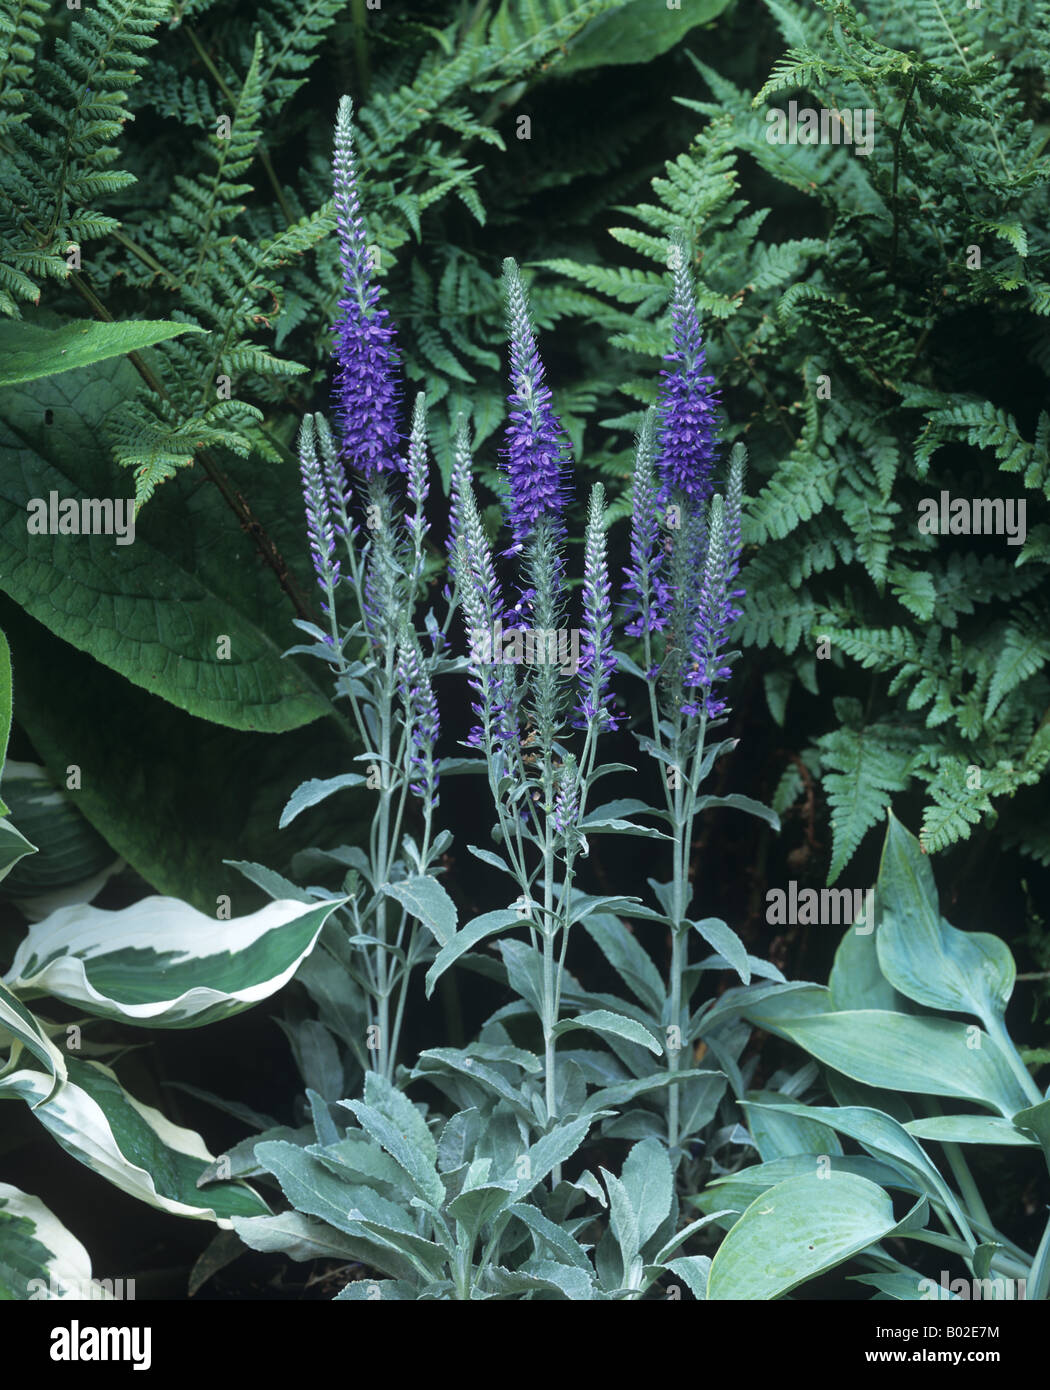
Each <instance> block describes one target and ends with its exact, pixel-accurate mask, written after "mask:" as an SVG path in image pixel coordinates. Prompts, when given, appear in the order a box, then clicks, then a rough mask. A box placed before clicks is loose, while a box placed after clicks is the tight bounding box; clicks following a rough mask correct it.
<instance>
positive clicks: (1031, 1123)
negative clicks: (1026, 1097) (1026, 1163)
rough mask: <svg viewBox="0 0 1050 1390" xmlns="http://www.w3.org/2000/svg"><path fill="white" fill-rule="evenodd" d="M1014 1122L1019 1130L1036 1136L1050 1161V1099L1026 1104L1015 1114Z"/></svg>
mask: <svg viewBox="0 0 1050 1390" xmlns="http://www.w3.org/2000/svg"><path fill="white" fill-rule="evenodd" d="M1013 1122H1014V1124H1015V1125H1016V1126H1017V1128H1018V1130H1020V1131H1022V1132H1023V1133H1025V1134H1031V1135H1034V1136H1035V1139H1036V1142H1037V1143H1039V1144H1041V1145H1042V1147H1043V1152H1044V1153H1045V1154H1046V1156H1047V1160H1048V1161H1050V1100H1044V1101H1040V1103H1039V1104H1038V1105H1026V1106H1025V1108H1024V1109H1023V1110H1018V1111H1017V1113H1016V1114H1015V1115H1014V1116H1013Z"/></svg>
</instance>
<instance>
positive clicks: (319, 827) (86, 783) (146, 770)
mask: <svg viewBox="0 0 1050 1390" xmlns="http://www.w3.org/2000/svg"><path fill="white" fill-rule="evenodd" d="M176 485H180V480H178V479H176V480H174V481H173V482H172V483H171V484H168V485H167V486H166V487H165V488H164V489H162V494H163V493H165V492H167V491H168V489H169V488H170V487H174V486H176ZM163 506H164V499H163V497H162V496H159V497H157V498H154V500H153V501H152V502H151V503H150V510H151V511H153V510H156V509H158V508H162V507H163ZM0 623H2V624H3V626H4V627H5V628H6V630H7V635H8V637H9V638H10V641H11V651H12V659H13V663H14V668H15V671H16V673H17V674H16V679H17V682H18V709H17V712H16V722H17V723H18V724H19V725H20V726H21V727H22V728H23V730H24V731H25V732H26V734H27V735H28V736H29V738H30V739H31V741H32V743H33V746H34V748H35V749H36V751H37V753H38V754H39V756H40V758H41V760H42V761H43V763H44V764H45V765H46V766H47V768H48V771H49V772H50V774H51V777H52V779H53V780H54V781H55V782H56V783H57V784H58V785H59V786H60V787H64V786H65V785H66V783H67V778H68V775H69V774H68V769H69V767H70V764H71V763H75V766H76V768H77V769H78V771H79V774H80V787H79V789H78V790H75V791H72V792H70V794H69V795H70V799H71V800H72V801H73V802H74V803H75V807H76V809H78V810H79V811H80V812H81V813H82V814H83V816H84V817H85V818H86V819H87V820H88V821H89V822H90V824H91V825H92V826H94V828H95V829H96V830H97V831H98V832H99V834H101V835H102V836H103V837H104V839H105V840H106V841H107V842H108V844H109V845H110V846H111V847H112V851H113V855H114V857H115V856H116V855H120V856H121V857H122V858H123V859H125V860H126V861H127V863H128V864H129V865H131V867H132V868H133V869H135V870H136V871H137V872H138V873H139V874H141V875H142V877H143V878H144V879H145V880H146V881H147V883H149V884H150V885H151V886H152V887H153V888H154V889H155V890H156V891H157V892H158V893H162V894H164V895H166V896H168V897H173V898H184V899H186V900H187V901H189V902H192V903H193V905H194V906H195V907H198V908H200V909H201V911H203V912H205V913H209V914H214V912H215V911H216V900H217V898H218V897H219V896H220V895H223V894H225V895H228V896H229V898H230V900H231V903H232V906H233V910H234V911H235V912H237V913H238V914H240V913H241V912H246V911H248V910H250V909H251V908H253V907H256V906H258V905H259V904H260V903H261V902H262V901H263V895H262V894H261V893H259V892H257V891H256V890H255V889H254V888H252V887H250V886H248V885H246V884H245V882H244V881H243V879H242V878H241V876H240V875H239V874H238V873H237V872H236V871H235V870H234V869H231V868H228V867H226V866H225V865H224V863H223V858H224V856H229V850H230V846H231V845H236V848H237V854H236V855H235V856H232V857H235V858H238V859H242V858H243V859H249V860H255V861H258V862H260V863H263V864H268V865H272V866H273V867H275V868H283V869H287V868H288V865H289V861H290V859H291V857H292V856H293V855H294V854H295V853H296V852H297V851H299V850H301V849H304V848H305V847H307V846H308V845H309V846H312V845H320V846H322V847H323V848H331V847H333V846H335V845H339V844H340V843H342V844H346V843H353V842H354V841H356V840H358V839H359V838H360V836H361V834H362V829H361V827H362V826H366V825H367V818H369V817H370V816H371V812H372V809H373V807H372V804H371V802H372V798H371V796H370V795H369V794H368V793H360V792H356V791H349V792H347V793H346V794H345V796H344V798H342V799H341V800H340V801H339V802H338V803H335V804H334V805H335V806H336V809H335V810H334V811H333V810H327V809H326V811H325V813H324V815H323V816H321V815H319V814H318V813H316V812H314V813H312V812H310V811H306V812H304V813H303V815H302V816H300V817H299V819H298V820H297V821H296V822H295V823H294V824H293V825H291V826H290V827H289V828H288V829H287V830H282V831H279V830H278V829H277V821H278V818H279V816H280V814H281V808H282V807H283V806H284V804H285V802H286V801H287V800H288V797H289V796H290V795H291V793H292V792H293V791H294V789H295V788H296V786H297V785H298V784H299V783H300V782H301V781H302V780H303V777H304V775H307V774H312V773H322V772H325V771H327V770H330V769H331V768H333V767H340V766H348V765H349V764H350V759H351V758H352V756H353V754H354V752H355V751H356V749H355V747H354V746H351V745H349V744H348V742H347V740H346V738H345V736H344V735H343V733H342V731H341V730H340V729H339V728H338V727H337V726H336V723H335V721H334V720H331V719H329V720H324V721H321V722H318V723H315V724H310V725H306V726H305V727H304V728H302V729H294V730H291V731H290V732H288V733H284V734H281V735H280V736H278V737H275V736H274V735H272V734H260V733H245V732H242V731H240V730H235V729H227V728H223V727H221V726H219V725H216V724H210V723H208V722H207V721H205V720H203V719H195V718H193V716H192V715H189V714H186V713H185V712H184V711H182V710H180V709H176V708H175V706H174V705H172V704H169V703H168V702H167V701H166V700H158V699H155V698H154V697H153V696H152V695H149V694H147V693H146V691H145V690H142V689H140V688H139V687H138V686H136V685H132V684H131V683H130V682H129V681H126V680H124V679H123V678H122V677H121V676H119V675H117V674H116V672H114V671H111V670H109V668H108V667H105V666H102V665H100V664H99V663H98V662H97V661H94V660H92V658H91V657H89V656H86V655H85V654H84V653H83V652H79V651H77V650H76V649H75V648H73V647H70V646H69V645H68V644H67V643H65V642H60V641H59V640H58V638H57V637H54V636H52V634H51V633H50V632H48V630H47V629H46V628H45V627H43V626H41V624H40V623H37V622H34V621H33V619H32V618H29V617H27V616H26V615H25V614H24V613H23V612H22V610H21V609H19V608H18V607H17V606H16V605H15V604H14V603H12V602H11V600H10V599H9V598H6V597H5V596H3V595H0ZM293 632H294V629H293ZM71 750H75V752H71ZM158 788H163V795H158ZM277 896H290V895H288V894H278V895H277Z"/></svg>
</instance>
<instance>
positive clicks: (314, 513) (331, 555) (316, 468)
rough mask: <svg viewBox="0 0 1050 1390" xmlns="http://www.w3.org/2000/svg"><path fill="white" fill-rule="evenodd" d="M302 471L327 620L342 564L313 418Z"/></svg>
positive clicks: (304, 437)
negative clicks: (337, 550)
mask: <svg viewBox="0 0 1050 1390" xmlns="http://www.w3.org/2000/svg"><path fill="white" fill-rule="evenodd" d="M299 468H300V473H301V476H302V480H303V500H304V502H305V505H306V534H307V537H308V538H309V541H310V555H311V558H312V559H313V562H314V571H315V573H316V575H317V582H318V583H319V584H320V586H321V591H322V593H324V594H325V596H326V597H325V600H324V602H322V604H321V607H322V609H323V610H324V614H325V616H326V617H331V612H332V593H333V590H334V589H335V586H336V584H337V583H338V582H339V561H338V560H337V559H336V557H335V531H334V528H333V526H332V516H331V512H330V511H329V504H328V492H327V488H326V485H325V476H324V472H323V470H322V468H321V465H320V463H319V462H318V459H317V441H316V437H315V433H314V420H313V417H312V416H310V415H306V416H304V417H303V423H302V427H301V429H300V431H299Z"/></svg>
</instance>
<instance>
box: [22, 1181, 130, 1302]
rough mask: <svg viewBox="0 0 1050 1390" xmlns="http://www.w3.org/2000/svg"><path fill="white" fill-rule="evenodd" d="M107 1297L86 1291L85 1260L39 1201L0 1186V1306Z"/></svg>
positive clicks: (100, 1290) (88, 1261) (102, 1291)
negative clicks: (61, 1299)
mask: <svg viewBox="0 0 1050 1390" xmlns="http://www.w3.org/2000/svg"><path fill="white" fill-rule="evenodd" d="M89 1295H90V1296H91V1297H98V1298H101V1299H105V1298H106V1297H112V1295H111V1294H109V1292H108V1290H106V1289H105V1288H104V1287H103V1286H102V1285H101V1284H99V1285H98V1286H97V1292H96V1289H95V1288H92V1287H91V1257H90V1256H89V1255H88V1252H87V1251H86V1250H85V1249H84V1247H83V1245H81V1243H80V1241H79V1240H77V1238H76V1236H75V1235H73V1233H72V1232H71V1231H69V1230H67V1229H66V1227H65V1226H63V1225H62V1222H61V1221H59V1219H58V1217H57V1216H56V1215H55V1214H54V1212H53V1211H50V1210H49V1209H48V1208H47V1207H45V1206H44V1204H43V1202H42V1201H41V1200H40V1198H39V1197H31V1196H30V1195H29V1193H27V1192H20V1191H19V1189H18V1188H17V1187H11V1186H10V1185H9V1184H8V1183H6V1182H0V1303H3V1302H26V1301H32V1300H35V1299H58V1298H72V1299H83V1298H85V1297H87V1296H89Z"/></svg>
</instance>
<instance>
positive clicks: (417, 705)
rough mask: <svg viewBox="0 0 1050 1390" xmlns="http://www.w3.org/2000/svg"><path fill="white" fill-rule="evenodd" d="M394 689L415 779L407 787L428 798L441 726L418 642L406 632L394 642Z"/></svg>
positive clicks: (431, 793) (433, 781)
mask: <svg viewBox="0 0 1050 1390" xmlns="http://www.w3.org/2000/svg"><path fill="white" fill-rule="evenodd" d="M397 689H398V694H399V695H400V697H401V703H402V705H403V706H404V710H405V723H406V724H407V725H408V726H409V729H410V731H411V732H410V742H409V755H408V756H409V763H410V765H411V766H412V767H413V768H414V769H415V771H416V774H417V776H418V779H419V780H417V781H415V782H412V783H411V784H410V790H411V791H412V792H413V793H414V794H415V795H416V796H418V797H421V798H422V799H424V800H426V799H431V800H432V799H433V796H434V793H435V792H436V791H437V785H438V773H437V769H436V766H435V761H434V749H435V747H436V745H437V738H438V733H439V731H440V727H441V725H440V720H439V717H438V706H437V700H436V698H435V696H434V687H433V686H432V685H431V683H430V677H429V675H428V674H427V672H426V671H425V670H424V668H423V662H422V659H421V657H420V652H419V645H418V643H417V642H416V641H415V639H414V638H413V637H412V636H410V635H409V634H408V633H405V634H403V635H402V638H401V640H400V642H399V643H398V651H397Z"/></svg>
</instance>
